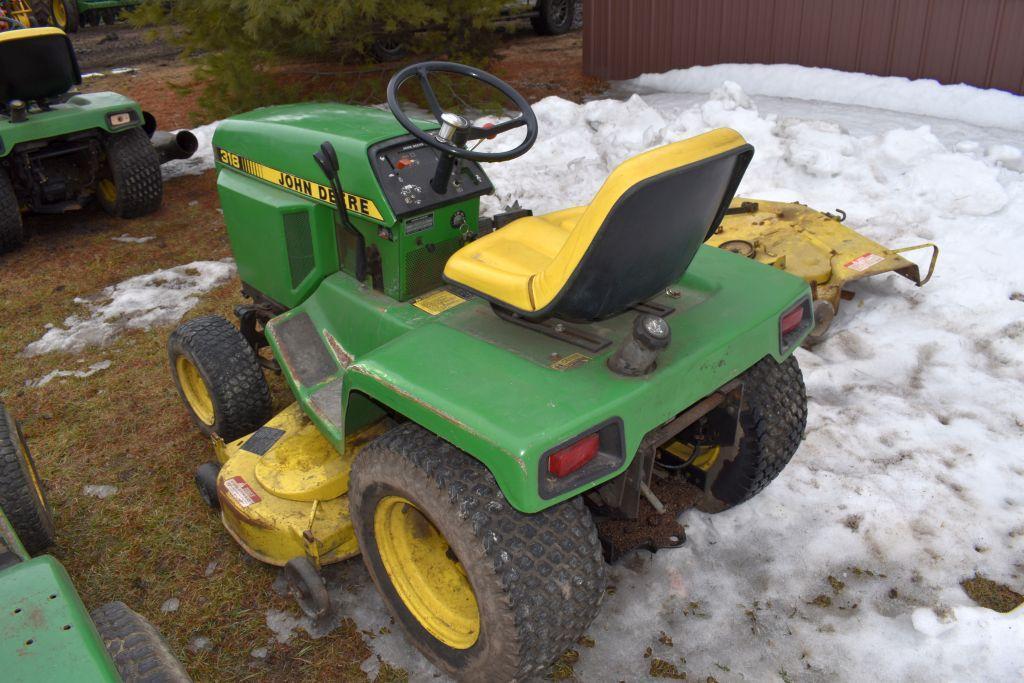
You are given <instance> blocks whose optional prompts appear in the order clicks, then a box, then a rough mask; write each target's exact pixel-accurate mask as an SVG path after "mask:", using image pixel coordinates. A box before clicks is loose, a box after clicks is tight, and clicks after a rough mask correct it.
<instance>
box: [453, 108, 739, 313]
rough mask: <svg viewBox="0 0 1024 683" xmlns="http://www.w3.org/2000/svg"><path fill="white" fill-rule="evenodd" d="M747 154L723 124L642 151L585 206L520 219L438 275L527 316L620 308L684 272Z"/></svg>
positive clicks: (732, 187) (482, 240)
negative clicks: (713, 128) (710, 129)
mask: <svg viewBox="0 0 1024 683" xmlns="http://www.w3.org/2000/svg"><path fill="white" fill-rule="evenodd" d="M753 154H754V148H753V147H751V146H750V145H748V144H747V143H746V141H745V140H744V139H743V137H742V136H741V135H740V134H739V133H737V132H736V131H734V130H730V129H728V128H720V129H718V130H713V131H711V132H709V133H705V134H703V135H698V136H696V137H693V138H689V139H687V140H682V141H680V142H675V143H672V144H670V145H665V146H663V147H658V148H656V149H652V150H650V151H648V152H644V153H643V154H639V155H637V156H635V157H633V158H631V159H628V160H626V161H625V162H623V163H622V164H620V165H619V167H618V168H616V169H615V170H614V171H613V172H612V173H611V175H610V176H608V179H607V180H606V181H605V183H604V185H602V186H601V189H600V190H598V192H597V194H596V195H595V196H594V199H593V200H592V201H591V203H590V204H589V205H587V206H581V207H576V208H573V209H565V210H562V211H555V212H554V213H549V214H545V215H543V216H528V217H526V218H520V219H519V220H516V221H513V222H511V223H509V224H508V225H507V226H505V227H504V228H501V229H499V230H496V231H494V232H492V233H490V234H489V235H485V236H484V237H481V238H480V239H478V240H476V241H474V242H470V243H469V244H467V245H466V246H464V247H463V248H462V249H460V250H459V251H457V252H455V254H453V255H452V257H451V258H450V259H449V260H448V263H447V264H446V265H445V269H444V278H445V280H447V281H449V282H452V283H455V284H457V285H460V286H462V287H465V288H468V289H470V290H472V291H473V292H475V293H477V294H479V295H480V296H482V297H484V298H486V299H489V300H490V301H492V302H494V303H495V304H496V305H498V306H501V307H504V308H508V309H511V310H512V311H514V312H516V313H519V314H520V315H523V316H524V317H527V318H534V319H537V318H545V317H558V318H562V319H565V320H572V321H589V320H600V319H602V318H608V317H611V316H613V315H616V314H618V313H621V312H622V311H624V310H626V309H627V308H629V307H630V306H633V305H635V304H637V303H639V302H641V301H644V300H646V299H649V298H651V297H653V296H654V295H656V294H657V293H658V292H659V291H661V290H662V289H664V288H665V287H667V286H668V285H669V284H670V283H672V282H675V281H676V280H678V279H679V278H680V277H682V275H683V273H684V272H685V271H686V268H687V267H688V266H689V265H690V262H691V261H692V260H693V257H694V256H695V255H696V253H697V249H698V248H699V247H700V245H701V244H702V243H703V242H704V240H706V239H707V238H708V237H710V236H711V234H712V233H714V231H715V228H717V227H718V224H719V223H720V222H721V220H722V216H723V215H724V214H725V210H726V209H727V208H728V207H729V203H730V202H731V201H732V198H733V196H734V195H735V193H736V188H737V187H738V186H739V184H740V179H741V178H742V177H743V173H744V171H745V170H746V168H747V165H748V164H749V163H750V159H751V157H752V156H753Z"/></svg>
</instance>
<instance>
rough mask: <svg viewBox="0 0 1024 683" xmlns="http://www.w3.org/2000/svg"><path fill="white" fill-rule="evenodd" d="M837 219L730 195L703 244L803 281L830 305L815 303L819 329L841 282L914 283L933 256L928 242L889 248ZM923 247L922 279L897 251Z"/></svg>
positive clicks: (936, 251) (803, 208)
mask: <svg viewBox="0 0 1024 683" xmlns="http://www.w3.org/2000/svg"><path fill="white" fill-rule="evenodd" d="M843 218H845V216H841V217H840V216H834V215H832V214H829V213H822V212H820V211H815V210H814V209H810V208H808V207H806V206H804V205H802V204H791V203H789V204H787V203H780V202H768V201H762V200H756V199H754V200H751V199H746V200H741V199H736V200H734V201H733V203H732V207H731V208H730V209H729V213H728V214H727V215H726V216H725V218H724V219H723V220H722V224H721V225H720V226H719V228H718V230H717V231H715V234H714V235H712V236H711V238H710V239H709V240H708V244H710V245H712V246H715V247H720V248H722V249H725V250H727V251H732V252H734V253H736V254H740V255H741V256H746V257H748V258H753V259H756V260H757V261H759V262H761V263H765V264H767V265H770V266H772V267H774V268H778V269H780V270H785V271H786V272H788V273H792V274H793V275H796V276H798V277H801V278H803V279H804V280H806V281H807V282H808V283H809V284H810V285H811V292H812V293H813V295H814V299H815V301H816V302H817V301H823V302H827V303H828V304H830V305H831V310H830V311H829V310H828V309H825V308H824V307H822V306H821V305H818V306H816V308H815V318H816V319H818V320H819V328H818V329H816V330H815V332H816V333H817V334H820V333H821V332H823V331H824V326H827V324H828V322H829V321H831V318H832V316H833V315H834V314H835V312H836V311H838V310H839V301H840V299H841V298H842V294H843V287H844V286H846V284H848V283H850V282H854V281H855V280H860V279H863V278H866V277H871V276H873V275H880V274H882V273H888V272H894V273H898V274H900V275H902V276H903V277H905V278H907V279H908V280H910V281H911V282H913V283H914V284H915V285H917V286H918V287H920V286H922V285H924V284H925V283H926V282H928V280H929V279H931V276H932V272H933V271H934V270H935V262H936V260H937V258H938V255H939V248H938V247H937V246H935V245H934V244H930V243H928V244H919V245H916V246H912V247H903V248H901V249H889V248H888V247H885V246H882V245H881V244H879V243H878V242H875V241H873V240H870V239H868V238H867V237H864V236H863V235H861V234H859V233H858V232H856V231H854V230H852V229H851V228H848V227H847V226H845V225H843V223H842V222H841V220H842V219H843ZM927 247H931V248H932V250H933V251H932V257H931V263H930V265H929V267H928V273H927V274H926V275H925V276H924V278H922V277H921V272H920V269H919V268H918V266H917V264H916V263H914V262H913V261H909V260H908V259H906V258H904V257H903V256H901V255H900V254H902V253H904V252H908V251H913V250H916V249H924V248H927ZM820 323H824V326H822V325H821V324H820Z"/></svg>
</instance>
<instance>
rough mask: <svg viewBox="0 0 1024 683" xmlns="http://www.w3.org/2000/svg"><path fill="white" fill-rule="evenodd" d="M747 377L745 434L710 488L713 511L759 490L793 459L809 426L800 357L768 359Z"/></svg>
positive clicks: (708, 502)
mask: <svg viewBox="0 0 1024 683" xmlns="http://www.w3.org/2000/svg"><path fill="white" fill-rule="evenodd" d="M742 379H743V402H744V407H743V409H742V410H741V412H740V422H741V426H742V427H743V437H742V438H741V439H740V444H739V453H738V455H737V457H736V460H735V461H734V463H732V466H731V467H729V469H728V470H723V474H724V475H725V476H720V477H719V478H718V480H717V481H715V482H713V483H711V484H710V486H708V487H707V488H706V491H705V500H704V501H703V503H704V504H702V505H701V506H700V507H702V509H707V510H709V511H720V510H722V509H726V508H730V507H735V506H736V505H739V504H740V503H743V502H745V501H747V500H750V499H751V498H753V497H754V496H755V495H757V494H758V493H760V492H761V491H762V490H763V489H764V488H765V487H766V486H768V484H769V483H771V481H772V480H773V479H775V477H777V476H778V475H779V473H780V472H782V470H783V468H785V467H786V465H787V464H789V461H790V460H791V459H792V458H793V455H794V454H795V453H796V450H797V448H798V447H799V446H800V442H801V441H802V440H803V436H804V430H805V429H806V427H807V393H806V389H805V387H804V380H803V374H802V373H801V372H800V366H799V364H798V363H797V360H796V357H795V356H790V357H789V358H787V359H786V360H784V361H783V362H781V363H779V362H776V360H775V359H774V358H771V357H768V358H764V359H762V360H761V361H759V362H758V363H757V364H756V365H754V366H753V367H752V368H750V369H749V370H747V372H746V373H744V375H743V377H742ZM709 498H710V499H709ZM711 499H713V500H711ZM723 506H724V508H723Z"/></svg>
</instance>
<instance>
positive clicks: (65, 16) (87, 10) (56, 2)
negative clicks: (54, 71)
mask: <svg viewBox="0 0 1024 683" xmlns="http://www.w3.org/2000/svg"><path fill="white" fill-rule="evenodd" d="M138 4H139V0H134V1H132V0H129V1H128V2H124V1H123V0H49V5H50V7H49V10H50V17H51V23H52V24H53V25H54V26H56V27H57V28H59V29H60V30H62V31H64V32H66V33H75V32H76V31H78V29H79V28H80V27H82V26H99V25H100V23H101V22H102V23H104V24H106V25H108V26H111V25H113V24H114V22H115V21H117V18H118V16H119V15H120V14H121V10H122V9H130V8H132V7H135V6H136V5H138Z"/></svg>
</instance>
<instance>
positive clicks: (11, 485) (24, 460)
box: [0, 403, 53, 554]
mask: <svg viewBox="0 0 1024 683" xmlns="http://www.w3.org/2000/svg"><path fill="white" fill-rule="evenodd" d="M0 509H3V511H4V515H6V517H7V520H8V521H9V522H10V523H11V526H12V527H14V532H15V533H16V534H17V535H18V538H19V539H20V540H21V544H22V545H23V546H24V547H25V550H26V551H27V552H28V553H29V554H32V553H37V552H40V551H41V550H45V549H46V548H47V547H49V546H50V545H52V544H53V519H52V518H51V516H50V508H49V505H47V503H46V495H45V494H44V493H43V486H42V483H41V482H40V481H39V475H38V474H37V473H36V468H35V463H33V461H32V454H31V453H30V452H29V450H28V444H27V443H26V442H25V437H24V435H23V434H22V433H21V428H20V426H19V425H18V423H17V421H16V420H15V419H14V417H13V416H12V415H11V414H10V413H9V412H7V408H6V407H4V405H3V404H2V403H0Z"/></svg>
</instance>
